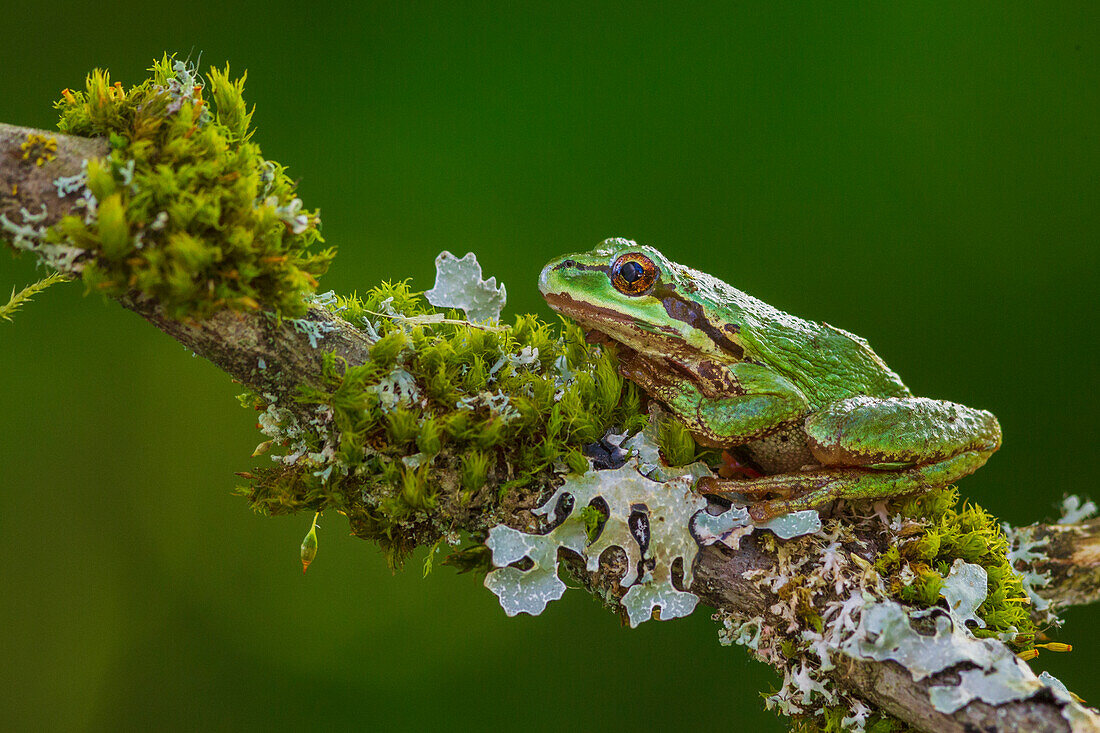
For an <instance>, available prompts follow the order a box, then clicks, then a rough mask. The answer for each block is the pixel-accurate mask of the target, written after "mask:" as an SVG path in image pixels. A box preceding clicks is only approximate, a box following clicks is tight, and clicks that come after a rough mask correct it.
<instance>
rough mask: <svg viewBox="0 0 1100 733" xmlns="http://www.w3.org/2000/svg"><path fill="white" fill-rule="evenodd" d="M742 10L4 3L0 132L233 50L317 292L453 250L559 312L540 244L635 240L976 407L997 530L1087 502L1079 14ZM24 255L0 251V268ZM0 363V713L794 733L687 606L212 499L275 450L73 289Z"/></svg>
mask: <svg viewBox="0 0 1100 733" xmlns="http://www.w3.org/2000/svg"><path fill="white" fill-rule="evenodd" d="M728 5H732V4H723V5H718V4H716V5H714V6H713V7H707V8H698V9H695V10H688V11H684V12H681V13H678V14H667V13H666V12H665V11H664V10H663V9H662V10H653V9H648V8H645V7H641V6H630V7H619V8H610V7H605V8H596V7H594V6H592V5H591V4H583V5H576V6H567V5H565V4H560V3H559V4H555V5H554V6H553V7H552V8H548V9H547V8H544V9H536V8H534V7H533V6H525V7H520V6H519V4H515V3H508V4H501V5H498V6H491V5H486V4H479V5H478V6H477V8H476V9H470V10H459V9H457V8H455V7H452V6H451V5H449V4H438V5H414V4H405V3H401V4H395V5H389V6H380V5H378V4H376V3H361V4H358V5H356V6H353V5H352V4H351V3H346V4H340V5H333V6H327V5H325V4H322V3H315V4H312V5H303V4H300V3H287V2H272V1H270V0H269V1H267V2H262V3H261V2H252V3H240V4H237V5H235V6H233V7H230V4H229V3H224V2H218V3H214V2H205V1H203V0H199V1H197V2H192V3H187V4H185V5H176V4H163V3H146V2H136V1H133V0H128V1H127V2H121V3H112V4H110V7H109V9H108V8H107V6H105V5H103V4H99V3H75V2H65V1H63V0H62V1H61V2H54V3H48V4H46V3H43V4H41V5H39V6H32V5H31V4H28V3H24V4H23V6H22V7H21V8H20V9H19V11H18V12H16V13H14V14H10V13H9V14H8V15H7V22H8V32H7V33H5V34H4V35H5V38H4V41H3V42H2V45H0V68H3V70H4V71H3V74H2V75H0V120H2V121H5V122H12V123H19V124H25V125H32V126H38V127H46V128H49V127H52V126H53V124H54V122H55V114H54V112H53V110H52V107H51V103H52V101H53V100H54V99H55V98H57V97H58V95H59V92H60V90H61V89H63V88H65V87H74V86H78V85H80V84H81V83H82V80H83V78H84V75H85V73H86V72H88V71H89V70H90V69H91V68H92V67H95V66H101V67H108V68H110V69H111V71H112V74H113V76H114V78H115V79H118V80H121V81H123V82H124V83H127V84H129V83H133V82H136V81H139V80H141V79H142V78H144V69H146V68H147V67H148V66H149V63H150V61H151V59H152V58H153V57H154V56H159V55H160V54H161V53H162V52H163V51H165V50H168V51H180V52H181V53H182V54H183V55H187V53H188V52H189V51H192V52H193V53H194V54H197V53H198V52H199V51H202V53H203V56H202V60H203V63H204V65H209V64H218V65H222V64H224V63H225V62H226V61H229V62H230V63H231V64H232V66H233V68H234V69H235V70H237V71H243V70H244V69H246V68H247V69H248V70H249V73H250V76H249V82H248V87H247V89H246V94H247V97H248V99H249V100H250V101H252V102H255V103H256V104H257V109H258V111H257V113H256V117H255V121H256V122H257V124H258V126H259V130H260V131H259V133H258V136H257V140H258V141H260V143H261V144H262V145H263V148H264V151H265V153H266V154H267V155H268V156H270V157H272V158H275V159H277V160H279V161H282V162H284V163H286V164H288V165H289V166H290V169H291V173H292V174H293V175H295V176H296V177H300V178H301V193H302V196H303V198H304V199H305V201H306V203H307V205H309V206H317V207H320V209H321V211H322V216H323V219H324V227H325V228H324V233H325V235H326V237H327V239H328V241H329V243H331V244H334V245H337V246H338V247H339V250H340V254H339V257H338V258H337V261H336V265H335V267H334V268H333V270H332V271H331V273H330V274H329V275H328V276H327V278H326V279H325V280H324V281H323V282H322V286H323V288H335V289H336V290H337V291H349V290H351V289H355V288H359V289H362V288H365V287H368V286H370V285H372V284H374V283H376V282H377V281H379V280H380V279H383V278H392V279H400V278H405V277H411V278H412V279H413V282H414V284H415V286H416V287H417V288H420V289H424V288H427V287H430V286H431V282H432V277H433V273H434V270H433V265H432V260H433V258H434V256H435V255H436V253H437V252H439V251H440V250H442V249H449V250H451V251H453V252H455V253H458V254H460V255H461V254H462V253H465V252H466V251H470V250H472V251H475V252H477V254H478V257H479V259H480V260H481V262H482V263H483V264H484V266H485V268H486V274H487V275H489V274H491V275H496V276H497V277H498V278H500V279H501V280H503V281H504V282H505V283H507V285H508V292H509V297H510V303H509V310H510V311H512V312H517V311H529V310H535V311H537V312H539V313H541V314H543V315H544V316H547V317H549V316H550V312H549V310H548V309H547V308H546V307H545V306H544V305H543V304H542V302H541V300H540V298H539V296H538V292H537V290H536V288H535V279H536V276H537V273H538V270H539V268H540V266H541V265H542V263H543V262H544V261H546V260H547V259H549V258H550V257H552V256H555V255H557V254H560V253H562V252H566V251H573V250H576V249H584V248H588V247H590V246H591V245H593V244H594V243H596V242H597V241H598V240H600V239H602V238H604V237H607V236H611V235H622V236H628V237H633V238H636V239H638V240H641V241H645V242H648V243H650V244H653V245H656V246H658V247H660V248H661V249H662V250H664V251H665V252H666V253H667V254H669V255H670V256H671V257H672V258H673V259H677V260H680V261H682V262H684V263H686V264H690V265H693V266H695V267H698V268H701V269H704V270H707V271H709V272H711V273H713V274H715V275H717V276H719V277H721V278H723V279H725V280H727V281H729V282H731V283H733V284H735V285H736V286H738V287H741V288H743V289H745V290H747V291H748V292H750V293H752V294H754V295H756V296H758V297H761V298H763V299H764V300H766V301H768V302H769V303H772V304H774V305H776V306H778V307H780V308H783V309H784V310H788V311H791V312H793V313H795V314H798V315H801V316H805V317H809V318H814V319H821V320H827V321H829V322H830V323H833V324H836V325H839V326H842V327H844V328H847V329H850V330H852V331H855V332H856V333H859V334H861V335H863V336H865V337H866V338H868V339H869V340H870V341H871V343H872V344H873V345H874V346H875V348H876V350H877V351H878V353H879V354H880V355H882V356H883V357H884V358H885V359H886V360H887V361H888V362H889V363H890V365H891V366H893V367H894V368H895V369H896V370H897V371H898V372H899V373H901V374H902V376H903V377H904V378H905V379H906V381H907V382H908V384H909V385H910V387H911V388H913V390H914V391H915V392H917V393H918V394H921V395H927V396H931V397H941V398H947V399H951V400H957V401H960V402H964V403H966V404H969V405H973V406H976V407H984V408H989V409H991V410H993V411H995V412H996V413H997V414H998V415H999V416H1000V418H1001V421H1002V424H1003V426H1004V430H1005V436H1006V440H1005V445H1004V448H1003V449H1002V450H1001V451H1000V453H998V454H997V455H996V456H994V457H993V459H992V460H991V462H990V463H989V465H988V466H987V467H986V468H983V469H982V470H981V471H979V472H978V473H977V474H976V475H975V476H973V477H972V478H968V479H966V480H965V481H964V482H963V483H962V489H963V492H964V493H965V494H966V495H967V496H969V497H971V498H973V499H975V500H976V501H978V502H980V503H981V504H982V505H983V506H985V507H987V508H988V509H990V510H991V511H992V512H994V513H995V514H997V515H999V516H1001V517H1003V518H1004V519H1005V520H1007V521H1011V522H1014V523H1026V522H1029V521H1032V520H1034V519H1038V518H1041V517H1044V516H1050V515H1051V514H1052V513H1053V507H1054V505H1055V504H1056V503H1057V502H1059V501H1060V499H1061V497H1062V495H1063V494H1064V493H1066V492H1082V493H1086V494H1088V493H1090V492H1091V493H1092V495H1093V496H1097V495H1098V494H1100V492H1098V491H1096V489H1095V479H1094V476H1095V472H1096V470H1097V469H1096V465H1097V461H1096V450H1095V444H1096V441H1095V434H1094V425H1095V420H1096V414H1097V411H1098V409H1097V408H1098V406H1100V403H1098V399H1097V389H1096V362H1095V359H1096V355H1097V350H1096V345H1095V342H1096V338H1097V326H1096V315H1097V308H1096V306H1097V291H1096V264H1097V262H1096V238H1097V232H1098V231H1100V200H1098V199H1100V196H1098V194H1100V181H1098V176H1100V173H1098V171H1100V140H1098V134H1097V133H1098V131H1100V126H1098V123H1097V113H1098V111H1100V105H1098V95H1100V44H1098V41H1100V5H1098V4H1097V3H1095V2H1080V3H1057V4H1042V5H1040V4H1026V6H1025V5H1021V6H1016V5H1012V6H1011V7H1008V6H1007V5H1004V4H981V5H979V4H976V3H975V4H961V6H960V4H957V3H917V4H914V5H913V6H906V5H902V4H889V5H887V4H872V3H867V4H860V5H850V6H848V9H847V10H845V11H839V10H832V11H829V12H824V11H822V10H820V9H818V8H811V7H810V6H809V4H800V3H794V4H779V3H771V2H769V3H739V4H737V6H736V7H729V6H728ZM754 6H755V7H754ZM35 276H36V272H35V269H34V267H33V264H32V263H31V262H30V260H29V259H27V258H23V259H20V260H12V259H11V258H10V257H8V255H7V254H3V253H0V288H10V287H11V286H13V285H17V286H22V285H24V284H26V283H28V282H30V281H31V280H32V279H34V278H35ZM0 374H2V376H3V388H2V389H0V414H2V416H3V420H2V427H0V556H3V557H4V559H5V561H4V569H3V572H2V576H0V577H2V578H3V585H4V588H3V593H2V594H0V628H2V629H3V631H2V632H0V659H2V660H3V664H2V665H0V668H2V671H0V689H3V690H4V693H3V694H2V695H0V723H2V724H3V727H4V728H5V729H9V730H29V729H39V730H130V729H143V728H149V727H153V726H155V727H156V728H158V729H163V730H197V729H205V730H252V729H263V730H284V729H285V730H328V729H348V728H353V727H354V728H373V729H379V730H391V729H393V730H397V729H425V728H428V727H437V726H446V727H447V728H448V729H452V730H463V729H489V728H497V727H502V728H506V729H521V728H522V729H526V730H532V731H536V730H538V731H541V730H561V729H597V728H599V729H602V730H639V729H649V728H655V729H661V728H669V727H672V726H673V725H676V726H680V727H685V728H686V727H690V728H699V729H712V728H716V727H719V726H720V727H722V728H723V729H733V730H738V729H744V730H782V729H784V728H785V724H784V722H782V721H780V720H779V719H777V718H773V717H772V716H771V714H770V713H765V712H763V711H762V704H761V700H760V698H759V697H758V692H759V691H761V690H762V689H764V688H766V687H768V686H769V685H772V684H774V682H775V678H774V676H773V675H772V674H771V672H770V671H769V670H767V669H766V668H765V667H763V665H760V664H757V663H754V662H750V661H749V660H748V658H747V657H746V655H745V654H744V653H743V652H742V651H741V650H739V649H734V650H730V649H725V648H723V647H720V646H719V645H718V643H717V640H716V636H715V625H714V624H713V623H712V622H711V621H710V620H709V618H708V613H707V612H706V610H700V611H699V612H697V613H696V614H695V615H694V616H693V617H691V618H689V619H686V620H678V621H674V622H668V623H647V624H645V625H644V626H643V627H641V628H639V629H637V630H634V631H630V630H625V629H621V628H620V627H619V623H618V620H617V619H616V618H615V617H614V616H613V615H612V614H610V613H607V612H606V611H604V610H602V609H601V608H600V607H598V606H597V604H596V603H595V602H594V601H592V600H591V599H590V598H588V597H587V596H586V595H585V594H583V593H580V592H573V593H569V594H567V595H566V597H565V599H563V600H562V601H560V602H558V603H555V604H553V605H551V606H550V607H549V609H548V610H547V612H546V613H545V614H544V615H543V616H541V617H539V618H534V619H532V618H529V617H520V618H516V619H509V618H507V617H506V616H505V615H504V613H503V612H502V611H501V610H500V608H499V606H498V605H497V602H496V599H495V597H494V596H493V595H492V594H490V593H489V592H488V591H486V590H485V589H484V588H482V587H481V585H480V584H479V583H478V582H477V580H476V579H474V578H470V577H468V576H457V575H455V574H454V573H453V571H451V570H450V569H448V568H442V569H437V570H436V572H434V573H433V574H432V575H431V576H430V577H429V578H428V579H427V580H422V579H421V577H420V576H421V561H422V559H423V555H422V554H421V555H419V556H417V557H416V558H415V559H414V560H413V561H412V562H411V563H410V564H409V566H408V567H407V568H406V570H405V571H403V572H400V573H398V574H397V575H396V576H394V575H391V574H390V572H389V571H388V570H387V569H386V566H385V563H384V561H383V559H382V556H381V554H380V553H379V552H378V551H377V550H376V549H375V548H374V547H372V546H370V545H368V544H366V543H363V542H361V541H358V540H354V539H352V538H350V537H349V536H348V533H347V526H346V523H345V522H344V521H343V520H342V518H341V517H339V516H338V515H333V516H330V517H326V518H325V519H324V520H323V522H322V530H321V533H320V543H321V547H320V555H319V557H318V559H317V561H316V562H315V563H314V565H313V567H312V568H311V569H310V571H309V574H308V575H307V576H305V577H303V576H302V574H301V572H300V570H299V569H298V568H299V565H298V556H297V555H298V544H299V542H300V541H301V538H302V535H303V534H304V533H305V531H306V529H307V528H308V526H309V517H307V516H304V515H303V516H298V517H292V518H282V519H265V518H262V517H259V516H257V515H254V514H252V513H251V512H250V511H249V510H248V507H247V505H246V503H245V502H244V500H243V499H241V498H238V497H234V496H232V495H231V494H230V490H231V488H232V487H233V485H234V477H233V475H232V474H233V471H239V470H245V469H247V468H248V467H249V466H250V465H252V461H251V459H249V457H248V456H249V453H250V452H251V449H252V448H253V447H254V446H255V444H256V443H257V442H259V440H260V439H261V436H260V435H259V433H258V432H257V431H256V430H255V429H254V428H253V423H254V421H255V416H254V415H253V414H251V413H249V412H246V411H245V410H242V409H241V408H240V407H238V406H237V404H236V402H235V400H234V399H233V397H234V395H235V394H236V391H237V390H236V389H235V388H234V386H233V385H232V384H230V383H229V382H228V380H227V379H226V378H224V376H223V375H222V374H221V373H220V372H218V371H217V370H216V369H214V368H213V367H212V366H210V365H209V364H207V363H206V362H204V361H202V360H198V359H194V358H192V357H191V355H190V354H189V353H188V352H187V351H185V350H184V349H183V348H181V347H180V346H179V345H178V344H176V343H175V342H173V341H171V340H170V339H169V338H167V337H166V336H164V335H162V334H161V333H159V332H157V331H155V330H154V329H152V328H150V327H148V326H147V325H146V324H145V323H143V322H141V321H140V320H139V319H138V318H136V317H135V316H133V315H131V314H129V313H126V312H123V311H122V310H121V309H120V308H119V307H117V306H115V305H113V304H111V303H104V302H103V301H102V300H101V299H99V298H97V297H94V296H93V297H87V298H85V297H82V295H81V288H80V287H79V286H77V285H71V286H65V287H62V288H58V289H56V290H53V291H50V292H49V293H47V294H46V295H44V296H43V297H41V298H40V300H39V302H36V303H34V304H33V305H32V306H31V307H29V308H28V309H27V310H26V311H25V312H24V313H22V314H21V316H20V317H18V318H17V319H16V323H14V324H3V323H0ZM1098 498H1100V497H1098ZM1066 618H1067V621H1068V626H1067V628H1066V629H1065V630H1064V632H1062V633H1061V634H1060V638H1061V639H1063V640H1065V641H1069V642H1072V643H1073V644H1074V646H1075V647H1076V650H1075V651H1074V652H1073V653H1072V654H1069V655H1061V656H1058V655H1055V654H1050V653H1045V654H1043V656H1041V657H1040V658H1039V659H1038V660H1037V661H1035V662H1033V663H1032V666H1033V667H1034V668H1035V669H1036V671H1038V670H1040V669H1048V670H1050V671H1051V672H1052V673H1053V674H1055V675H1057V676H1059V677H1061V678H1062V679H1063V680H1064V681H1066V682H1067V683H1068V684H1069V685H1070V687H1071V688H1073V689H1075V690H1076V691H1077V692H1078V693H1080V694H1081V695H1083V696H1084V697H1085V698H1086V699H1088V700H1091V701H1093V702H1096V701H1097V700H1100V679H1098V678H1097V676H1096V675H1095V674H1094V673H1092V671H1091V667H1092V666H1093V664H1090V662H1093V661H1094V660H1095V659H1096V658H1097V654H1098V652H1100V634H1097V633H1096V632H1097V629H1098V624H1100V608H1088V609H1075V610H1072V611H1070V612H1068V613H1067V614H1066Z"/></svg>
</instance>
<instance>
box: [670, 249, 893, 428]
mask: <svg viewBox="0 0 1100 733" xmlns="http://www.w3.org/2000/svg"><path fill="white" fill-rule="evenodd" d="M685 269H687V268H685ZM690 279H691V280H692V281H694V283H695V285H696V286H697V288H698V290H697V295H698V297H699V298H700V299H701V300H704V301H709V302H708V304H707V305H708V306H709V307H708V310H709V309H711V308H713V309H716V310H717V311H721V313H722V318H723V319H724V320H725V321H727V322H728V323H729V324H730V325H731V326H732V327H733V328H735V329H736V331H737V334H736V339H737V342H738V343H739V344H740V346H741V348H742V349H743V351H744V353H743V354H742V355H741V358H742V359H744V360H748V361H755V362H758V363H761V364H764V365H766V366H768V367H770V368H771V369H773V370H774V371H776V372H778V373H780V374H782V375H783V376H785V377H786V378H787V379H789V380H790V381H791V382H793V383H794V384H795V385H796V386H797V387H798V388H799V389H800V390H802V392H803V394H805V395H806V399H807V400H809V402H810V406H811V407H819V406H821V405H824V404H826V403H828V402H832V401H835V400H839V399H844V398H846V397H852V396H855V395H861V394H862V395H869V396H872V397H907V396H909V394H910V393H909V390H908V388H906V386H905V384H904V383H903V382H902V381H901V378H900V377H899V376H898V375H897V374H896V373H895V372H894V371H893V370H892V369H890V367H888V366H887V365H886V363H885V362H884V361H883V360H882V359H881V358H879V356H878V354H876V353H875V352H874V350H873V349H871V347H870V345H869V344H868V343H867V341H866V340H864V339H863V338H861V337H859V336H857V335H855V334H853V333H849V332H848V331H845V330H843V329H840V328H836V327H834V326H830V325H829V324H827V323H817V322H813V321H807V320H804V319H802V318H798V317H797V316H793V315H791V314H790V313H785V312H784V311H781V310H779V309H777V308H774V307H772V306H770V305H768V304H767V303H765V302H763V301H761V300H759V299H757V298H754V297H752V296H751V295H748V294H747V293H744V292H742V291H740V290H738V289H737V288H734V287H733V286H731V285H728V284H726V283H724V282H722V281H721V280H718V279H717V278H714V277H712V276H710V275H706V274H705V273H701V272H697V271H691V275H690Z"/></svg>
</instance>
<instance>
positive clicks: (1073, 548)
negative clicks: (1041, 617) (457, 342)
mask: <svg viewBox="0 0 1100 733" xmlns="http://www.w3.org/2000/svg"><path fill="white" fill-rule="evenodd" d="M1017 531H1019V532H1027V533H1028V534H1029V535H1030V537H1031V539H1032V540H1033V541H1034V543H1035V546H1036V547H1041V548H1042V556H1041V557H1039V558H1036V559H1034V560H1031V561H1030V562H1027V563H1023V564H1021V566H1020V567H1019V569H1020V570H1029V571H1031V572H1034V573H1038V574H1040V575H1043V574H1046V575H1047V577H1048V578H1049V582H1048V583H1047V584H1046V585H1043V586H1042V587H1041V588H1038V589H1037V590H1038V591H1039V592H1040V594H1041V595H1042V596H1043V598H1045V599H1047V600H1048V601H1051V602H1052V603H1055V604H1057V605H1058V606H1061V607H1066V606H1083V605H1085V604H1088V603H1095V602H1096V601H1097V600H1100V518H1098V519H1091V520H1089V521H1087V522H1081V523H1078V524H1034V525H1031V526H1030V527H1022V528H1020V529H1019V530H1017Z"/></svg>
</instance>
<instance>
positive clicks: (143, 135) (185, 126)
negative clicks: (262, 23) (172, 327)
mask: <svg viewBox="0 0 1100 733" xmlns="http://www.w3.org/2000/svg"><path fill="white" fill-rule="evenodd" d="M150 71H151V77H150V78H148V79H146V80H145V81H144V82H142V83H141V84H138V85H136V86H133V87H130V88H129V89H124V88H123V86H122V85H121V84H120V83H117V82H116V83H114V84H112V83H111V80H110V75H109V74H108V73H107V72H106V71H100V70H96V71H93V72H92V73H91V74H90V75H89V76H88V78H87V81H86V84H85V88H84V90H83V91H78V92H71V91H69V90H65V91H64V92H63V93H62V98H61V100H59V101H58V102H57V105H56V106H57V109H58V110H59V111H60V113H61V119H60V121H59V123H58V128H59V129H60V130H61V131H62V132H65V133H69V134H73V135H85V136H103V137H107V138H108V139H109V140H110V146H111V151H110V153H109V154H108V155H107V156H106V157H105V158H103V159H99V160H92V161H89V162H88V169H87V177H86V181H85V184H84V185H85V186H86V193H90V194H91V197H85V200H86V201H87V205H86V206H85V207H84V209H83V211H81V212H80V213H78V214H73V215H70V216H66V217H65V218H64V219H62V220H61V222H59V223H58V225H57V226H56V227H53V228H52V229H51V230H50V232H49V233H48V235H47V236H48V241H64V242H66V243H70V244H73V245H75V246H77V247H80V248H82V249H84V250H87V251H88V252H89V253H90V254H91V257H87V258H86V259H85V260H84V267H83V273H82V276H83V279H84V282H85V283H86V285H87V287H88V289H89V290H94V291H97V292H102V293H105V294H107V295H111V296H120V295H123V294H126V293H131V292H135V291H136V292H138V293H141V294H144V295H146V296H149V297H152V298H154V299H155V300H157V301H158V302H159V303H160V304H161V305H162V306H163V307H164V309H165V311H166V312H167V313H168V314H169V315H171V316H173V317H177V318H185V317H192V318H202V317H206V316H209V315H211V314H212V313H214V312H216V311H218V310H221V309H225V308H229V309H233V310H256V309H260V308H264V309H269V310H273V311H275V312H276V313H278V314H283V315H290V316H295V315H299V314H301V313H302V312H304V310H305V307H306V306H305V304H304V303H303V296H305V295H308V294H310V293H312V292H313V291H314V289H315V288H316V285H317V278H318V277H319V276H320V275H321V274H323V273H324V272H325V270H326V269H327V268H328V265H329V262H330V261H331V259H332V257H333V252H332V250H323V251H320V252H313V251H311V248H312V247H313V245H315V244H316V243H319V242H321V241H322V240H321V236H320V233H319V231H318V225H319V219H318V216H317V212H315V211H307V210H303V209H301V201H300V200H299V199H297V197H296V195H295V186H294V183H293V182H292V181H291V179H290V178H289V176H287V174H286V170H285V168H284V167H283V166H281V165H279V164H278V163H275V162H274V161H269V160H266V159H265V158H264V157H263V156H262V154H261V151H260V148H259V146H258V145H257V144H256V143H254V142H252V141H251V136H252V128H251V118H252V113H251V111H249V110H248V108H247V106H246V105H245V102H244V98H243V96H242V92H243V88H244V78H243V77H242V78H241V79H236V80H232V79H230V75H229V69H228V67H226V69H224V70H218V69H211V70H210V72H209V73H208V74H207V75H206V77H205V79H202V78H201V77H200V76H199V75H197V74H196V73H195V72H194V70H193V69H192V68H190V67H189V66H188V65H186V64H184V63H182V62H179V61H176V60H175V59H174V58H172V57H168V56H165V57H164V58H162V59H161V60H160V61H157V62H155V63H154V64H153V67H152V68H151V69H150ZM68 195H70V196H76V195H79V194H78V192H76V191H74V192H72V193H69V194H68Z"/></svg>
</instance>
